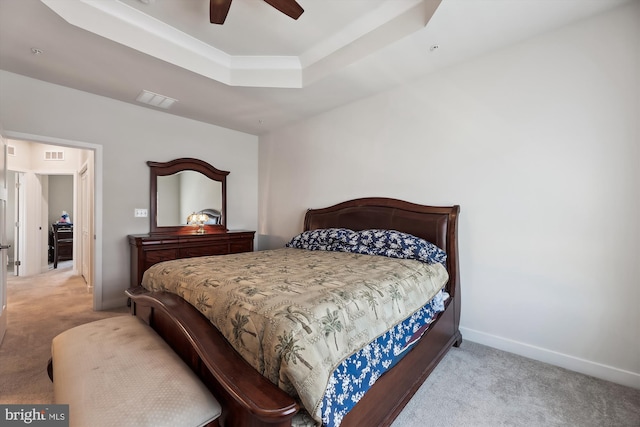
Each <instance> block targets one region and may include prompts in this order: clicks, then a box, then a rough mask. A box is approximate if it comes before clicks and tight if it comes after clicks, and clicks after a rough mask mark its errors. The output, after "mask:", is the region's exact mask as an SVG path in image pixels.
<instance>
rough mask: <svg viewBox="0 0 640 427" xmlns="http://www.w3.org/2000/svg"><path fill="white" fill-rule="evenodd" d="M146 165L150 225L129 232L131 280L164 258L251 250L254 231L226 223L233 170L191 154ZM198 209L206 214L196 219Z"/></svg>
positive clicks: (135, 282)
mask: <svg viewBox="0 0 640 427" xmlns="http://www.w3.org/2000/svg"><path fill="white" fill-rule="evenodd" d="M147 165H149V169H150V176H151V182H150V205H149V214H150V218H151V222H150V230H151V231H150V232H149V233H148V234H135V235H129V236H128V239H129V246H130V250H131V286H138V285H140V283H141V281H142V276H143V274H144V272H145V271H146V270H147V269H148V268H149V267H151V266H152V265H154V264H157V263H159V262H162V261H169V260H174V259H180V258H191V257H199V256H207V255H224V254H234V253H240V252H251V251H253V239H254V235H255V231H247V230H233V231H231V230H227V227H226V224H227V221H226V220H227V215H226V208H227V192H226V189H227V175H229V172H227V171H222V170H219V169H216V168H215V167H213V166H211V165H210V164H208V163H206V162H204V161H202V160H199V159H192V158H181V159H175V160H172V161H170V162H151V161H149V162H147ZM196 213H197V214H198V215H196ZM200 215H203V216H202V218H203V219H204V215H206V216H207V220H206V221H201V220H198V221H194V220H193V218H194V217H196V216H200Z"/></svg>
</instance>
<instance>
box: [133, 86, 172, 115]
mask: <svg viewBox="0 0 640 427" xmlns="http://www.w3.org/2000/svg"><path fill="white" fill-rule="evenodd" d="M136 101H138V102H141V103H143V104H148V105H151V106H153V107H158V108H163V109H165V110H167V109H169V108H170V107H171V106H172V105H173V104H174V103H176V102H178V100H177V99H173V98H169V97H168V96H164V95H160V94H157V93H154V92H150V91H148V90H143V91H142V92H140V94H139V95H138V97H137V98H136Z"/></svg>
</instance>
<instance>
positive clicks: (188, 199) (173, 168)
mask: <svg viewBox="0 0 640 427" xmlns="http://www.w3.org/2000/svg"><path fill="white" fill-rule="evenodd" d="M147 165H149V168H150V170H151V198H150V199H151V200H150V204H149V213H150V217H151V234H167V233H173V234H176V233H177V234H196V233H203V232H204V233H210V232H218V233H220V232H225V231H227V228H226V205H227V199H226V181H227V175H228V174H229V172H226V171H221V170H218V169H216V168H215V167H213V166H211V165H210V164H208V163H206V162H204V161H202V160H198V159H190V158H183V159H176V160H172V161H170V162H166V163H161V162H151V161H149V162H147ZM193 213H198V214H200V213H204V214H206V215H207V218H208V220H207V222H206V223H205V224H204V227H198V226H197V225H196V224H189V223H188V221H189V216H190V215H191V214H193ZM203 228H204V231H203ZM198 229H199V230H200V231H198Z"/></svg>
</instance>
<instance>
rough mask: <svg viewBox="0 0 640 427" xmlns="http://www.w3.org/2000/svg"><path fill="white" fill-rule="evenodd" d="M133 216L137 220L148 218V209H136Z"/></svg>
mask: <svg viewBox="0 0 640 427" xmlns="http://www.w3.org/2000/svg"><path fill="white" fill-rule="evenodd" d="M133 216H134V217H136V218H146V217H147V216H148V214H147V210H146V209H139V208H135V209H134V210H133Z"/></svg>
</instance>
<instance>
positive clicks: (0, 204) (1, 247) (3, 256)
mask: <svg viewBox="0 0 640 427" xmlns="http://www.w3.org/2000/svg"><path fill="white" fill-rule="evenodd" d="M6 213H7V141H6V140H5V139H4V138H3V137H2V135H1V134H0V344H1V343H2V340H3V339H4V334H5V332H6V331H7V262H8V256H7V255H8V254H7V252H8V249H9V247H8V246H7V245H5V234H6V229H7V216H6Z"/></svg>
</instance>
